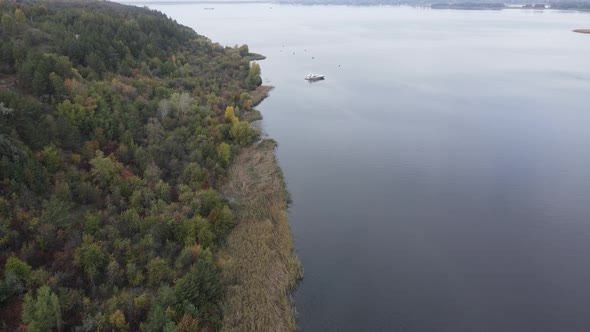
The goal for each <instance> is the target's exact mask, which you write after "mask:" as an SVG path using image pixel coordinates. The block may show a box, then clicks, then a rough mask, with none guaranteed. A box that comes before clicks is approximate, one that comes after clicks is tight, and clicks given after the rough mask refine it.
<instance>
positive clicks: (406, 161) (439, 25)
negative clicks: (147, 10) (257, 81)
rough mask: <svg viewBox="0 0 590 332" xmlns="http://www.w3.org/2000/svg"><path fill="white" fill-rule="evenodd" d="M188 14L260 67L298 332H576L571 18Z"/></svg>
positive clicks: (585, 326) (581, 264) (345, 11)
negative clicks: (246, 49) (286, 200)
mask: <svg viewBox="0 0 590 332" xmlns="http://www.w3.org/2000/svg"><path fill="white" fill-rule="evenodd" d="M150 6H151V5H150ZM199 6H200V5H191V4H183V5H153V7H154V8H157V9H160V10H162V11H164V12H166V13H168V14H169V15H170V16H172V17H173V18H175V19H177V20H178V21H180V22H181V23H183V24H186V25H188V26H191V27H193V28H195V29H196V30H197V31H198V32H199V33H201V34H204V35H207V36H209V37H210V38H211V39H213V40H214V41H218V42H220V43H222V44H224V45H236V44H242V43H248V44H249V46H250V49H251V50H252V51H255V52H259V53H263V54H264V55H266V56H267V60H264V61H263V62H262V63H261V64H262V71H263V73H262V75H263V77H265V78H268V79H269V80H270V84H272V85H274V86H275V87H276V89H274V90H273V91H272V92H271V97H270V98H269V99H267V100H266V101H265V102H264V103H263V104H262V105H261V106H260V109H261V110H262V112H263V115H264V117H265V120H264V126H265V128H266V130H267V131H268V133H269V134H270V136H272V137H273V138H275V139H276V140H277V141H278V142H279V150H278V153H279V159H280V162H281V165H282V167H283V170H284V173H285V175H286V179H287V182H288V186H289V190H290V191H291V193H292V197H293V201H294V204H293V205H292V208H291V217H290V218H291V219H290V220H291V224H292V229H293V233H294V237H295V242H296V247H297V250H298V253H299V255H300V257H301V259H302V261H303V264H304V268H305V280H304V282H303V283H302V284H301V285H300V287H299V289H298V290H297V292H296V294H295V299H296V301H297V309H298V311H299V313H300V320H299V325H300V327H301V328H302V329H303V330H306V331H454V332H457V331H588V330H589V329H590V287H588V281H589V280H590V263H589V260H588V257H589V253H590V218H589V216H590V204H588V202H589V201H590V150H589V149H588V146H589V145H588V142H590V130H588V126H589V124H590V112H589V111H590V109H589V108H588V102H589V100H590V99H589V97H588V91H590V80H589V78H590V66H589V65H588V56H589V55H590V39H589V38H588V36H586V35H582V34H575V33H572V32H571V30H572V29H574V28H579V27H583V26H585V25H587V22H589V21H590V14H588V13H574V12H553V11H544V12H530V11H520V10H503V11H452V10H441V11H433V10H423V9H412V8H405V7H362V8H359V7H346V6H330V7H325V6H313V7H306V6H285V5H275V4H273V9H272V10H269V8H268V5H264V4H260V5H257V4H242V5H237V4H219V5H216V6H215V10H214V11H203V10H196V9H198V8H200V7H199ZM312 57H313V58H312ZM309 72H321V73H322V74H325V75H326V77H327V79H326V80H325V81H320V82H317V83H312V82H306V81H304V80H303V77H305V75H306V74H307V73H309Z"/></svg>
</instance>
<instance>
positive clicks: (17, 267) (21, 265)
mask: <svg viewBox="0 0 590 332" xmlns="http://www.w3.org/2000/svg"><path fill="white" fill-rule="evenodd" d="M31 270H32V268H31V266H30V265H29V264H27V263H25V262H23V261H21V260H20V259H18V258H17V257H16V256H10V257H8V259H7V260H6V263H5V264H4V273H7V272H10V271H12V272H14V274H15V275H16V276H17V277H18V278H19V279H20V280H22V281H27V280H29V276H30V275H31Z"/></svg>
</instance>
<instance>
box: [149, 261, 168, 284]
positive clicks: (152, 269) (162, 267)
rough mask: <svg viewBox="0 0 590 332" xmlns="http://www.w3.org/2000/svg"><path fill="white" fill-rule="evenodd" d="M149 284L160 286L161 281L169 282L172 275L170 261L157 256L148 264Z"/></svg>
mask: <svg viewBox="0 0 590 332" xmlns="http://www.w3.org/2000/svg"><path fill="white" fill-rule="evenodd" d="M147 270H148V284H149V285H150V287H154V288H155V287H158V286H159V285H160V283H162V282H167V281H169V280H170V278H171V277H172V275H171V273H170V272H171V271H170V267H169V266H168V262H166V260H165V259H164V258H161V257H156V258H154V259H152V260H150V262H149V263H148V265H147Z"/></svg>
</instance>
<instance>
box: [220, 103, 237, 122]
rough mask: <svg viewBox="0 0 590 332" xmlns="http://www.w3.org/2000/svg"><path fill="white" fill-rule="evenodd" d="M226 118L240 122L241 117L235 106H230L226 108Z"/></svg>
mask: <svg viewBox="0 0 590 332" xmlns="http://www.w3.org/2000/svg"><path fill="white" fill-rule="evenodd" d="M224 116H225V119H226V120H229V121H231V123H238V122H240V119H238V117H237V116H236V111H235V110H234V107H233V106H228V107H226V108H225V115H224Z"/></svg>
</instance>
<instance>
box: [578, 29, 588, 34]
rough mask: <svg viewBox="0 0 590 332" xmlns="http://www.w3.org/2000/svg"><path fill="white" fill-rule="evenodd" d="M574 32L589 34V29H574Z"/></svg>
mask: <svg viewBox="0 0 590 332" xmlns="http://www.w3.org/2000/svg"><path fill="white" fill-rule="evenodd" d="M574 32H577V33H590V29H576V30H574Z"/></svg>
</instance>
